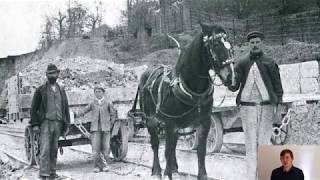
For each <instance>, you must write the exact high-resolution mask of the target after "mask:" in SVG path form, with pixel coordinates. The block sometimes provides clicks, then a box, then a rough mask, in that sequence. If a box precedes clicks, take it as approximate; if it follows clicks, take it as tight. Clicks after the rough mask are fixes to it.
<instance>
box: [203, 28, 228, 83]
mask: <svg viewBox="0 0 320 180" xmlns="http://www.w3.org/2000/svg"><path fill="white" fill-rule="evenodd" d="M200 25H201V28H202V35H203V36H202V38H203V43H204V48H205V49H206V53H205V54H206V56H207V57H206V58H205V60H206V61H207V62H206V63H207V64H208V65H209V66H210V69H212V70H213V71H212V72H214V73H215V75H218V76H219V77H220V79H221V80H222V82H223V84H227V82H228V76H229V75H230V74H232V73H233V64H232V62H233V48H232V46H231V44H230V43H229V42H228V40H227V33H226V31H225V30H224V29H223V28H222V27H220V26H216V25H208V24H202V23H200Z"/></svg>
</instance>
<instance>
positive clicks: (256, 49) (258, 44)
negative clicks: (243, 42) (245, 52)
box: [249, 37, 263, 53]
mask: <svg viewBox="0 0 320 180" xmlns="http://www.w3.org/2000/svg"><path fill="white" fill-rule="evenodd" d="M249 47H250V51H251V52H252V53H260V52H262V47H263V43H262V40H261V38H260V37H256V38H251V39H250V40H249Z"/></svg>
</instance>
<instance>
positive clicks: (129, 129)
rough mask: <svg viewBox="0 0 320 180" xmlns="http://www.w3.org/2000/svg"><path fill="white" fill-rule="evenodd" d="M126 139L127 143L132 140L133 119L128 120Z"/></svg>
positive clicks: (133, 131)
mask: <svg viewBox="0 0 320 180" xmlns="http://www.w3.org/2000/svg"><path fill="white" fill-rule="evenodd" d="M128 132H129V133H128V139H129V141H132V140H133V136H134V134H135V129H134V122H133V119H130V118H129V119H128Z"/></svg>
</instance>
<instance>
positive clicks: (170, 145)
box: [164, 123, 175, 180]
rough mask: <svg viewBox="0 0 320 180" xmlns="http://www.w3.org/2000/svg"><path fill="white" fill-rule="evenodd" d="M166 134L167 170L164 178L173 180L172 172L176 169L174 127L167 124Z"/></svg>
mask: <svg viewBox="0 0 320 180" xmlns="http://www.w3.org/2000/svg"><path fill="white" fill-rule="evenodd" d="M165 132H166V149H165V157H166V169H165V171H164V176H165V177H166V178H169V179H170V180H172V170H173V169H174V154H175V153H174V152H175V146H174V141H175V132H174V125H173V124H171V123H170V124H169V123H166V125H165Z"/></svg>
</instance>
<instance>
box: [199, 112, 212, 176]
mask: <svg viewBox="0 0 320 180" xmlns="http://www.w3.org/2000/svg"><path fill="white" fill-rule="evenodd" d="M210 126H211V121H210V117H209V118H208V119H206V120H205V121H203V122H202V123H201V124H200V128H199V137H198V138H199V139H198V140H199V145H198V150H197V155H198V180H208V178H207V171H206V166H205V158H206V150H207V137H208V133H209V130H210Z"/></svg>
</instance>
